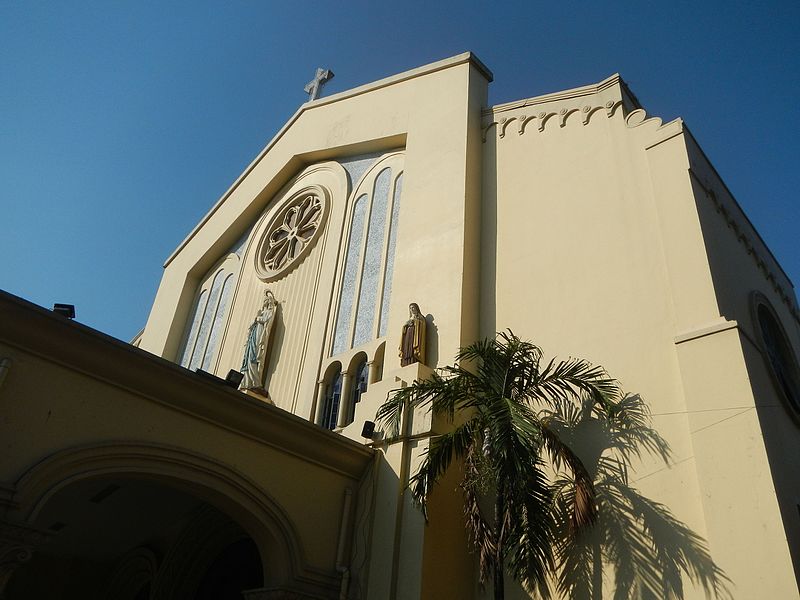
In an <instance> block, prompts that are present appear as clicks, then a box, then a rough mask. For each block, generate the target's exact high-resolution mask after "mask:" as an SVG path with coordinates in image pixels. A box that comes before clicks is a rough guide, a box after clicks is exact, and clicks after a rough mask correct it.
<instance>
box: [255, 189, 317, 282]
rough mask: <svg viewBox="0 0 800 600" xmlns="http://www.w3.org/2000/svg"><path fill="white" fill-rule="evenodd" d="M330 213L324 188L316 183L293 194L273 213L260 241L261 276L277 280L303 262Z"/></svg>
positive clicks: (258, 254) (259, 271) (258, 265)
mask: <svg viewBox="0 0 800 600" xmlns="http://www.w3.org/2000/svg"><path fill="white" fill-rule="evenodd" d="M327 216H328V194H327V193H326V192H325V190H324V189H322V188H320V187H318V186H312V187H309V188H304V189H302V190H300V191H299V192H297V193H295V194H293V195H292V197H291V198H289V200H287V201H286V202H285V203H284V204H283V206H282V207H281V208H280V210H279V211H278V212H277V213H276V214H275V216H273V217H272V219H271V220H270V222H269V225H267V227H266V233H265V234H264V235H263V236H262V238H261V241H260V242H259V243H258V249H257V250H256V273H258V276H259V277H260V278H261V279H263V280H264V281H275V280H276V279H280V278H281V277H283V276H284V275H286V274H287V273H288V272H289V271H291V270H292V269H294V267H296V266H297V265H298V264H300V261H302V260H303V258H305V256H306V255H307V254H308V253H309V252H310V251H311V248H312V247H313V245H314V243H315V242H316V240H317V238H319V236H320V234H321V233H322V230H323V228H324V227H325V220H326V218H327Z"/></svg>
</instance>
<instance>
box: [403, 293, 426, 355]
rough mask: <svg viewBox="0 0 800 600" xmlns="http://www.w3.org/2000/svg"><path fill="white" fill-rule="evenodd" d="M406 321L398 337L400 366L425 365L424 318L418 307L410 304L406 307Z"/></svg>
mask: <svg viewBox="0 0 800 600" xmlns="http://www.w3.org/2000/svg"><path fill="white" fill-rule="evenodd" d="M408 316H409V319H408V321H406V322H405V324H404V325H403V332H402V334H401V335H400V365H401V366H403V367H405V366H406V365H410V364H413V363H421V364H423V365H424V364H425V317H423V316H422V312H420V310H419V305H418V304H417V303H416V302H412V303H411V304H409V305H408Z"/></svg>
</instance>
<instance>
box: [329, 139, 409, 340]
mask: <svg viewBox="0 0 800 600" xmlns="http://www.w3.org/2000/svg"><path fill="white" fill-rule="evenodd" d="M402 177H403V154H402V153H394V154H389V155H387V156H385V157H383V158H382V159H380V160H379V161H377V162H376V163H375V165H373V167H372V168H371V169H369V170H368V171H367V172H366V174H365V175H364V176H363V177H362V179H361V181H360V182H359V183H358V185H357V187H356V189H355V190H354V192H353V194H352V195H351V198H355V201H354V202H353V205H352V208H351V212H350V219H349V229H348V236H347V251H346V253H345V262H344V271H343V273H342V277H341V285H340V289H339V301H338V306H337V311H336V320H335V326H334V332H333V343H332V347H331V355H336V354H340V353H342V352H344V351H346V350H348V349H350V348H354V347H356V346H360V345H362V344H365V343H367V342H369V341H371V340H374V339H376V338H377V337H380V336H382V335H385V333H386V324H387V321H388V311H389V306H390V299H391V292H392V276H393V274H394V254H395V248H396V244H397V227H398V222H399V216H400V192H401V188H402Z"/></svg>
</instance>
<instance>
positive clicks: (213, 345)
mask: <svg viewBox="0 0 800 600" xmlns="http://www.w3.org/2000/svg"><path fill="white" fill-rule="evenodd" d="M238 274H239V257H238V256H237V255H236V254H235V253H231V254H229V255H228V256H227V257H226V258H225V259H224V260H223V261H222V262H220V263H218V264H217V265H216V266H215V267H214V268H213V269H212V270H211V271H209V273H208V274H207V275H206V276H205V277H204V278H203V280H202V281H201V282H200V286H199V289H198V296H197V300H196V301H195V306H194V311H193V312H192V314H191V316H190V320H189V323H188V326H187V329H188V332H187V334H186V337H185V338H184V342H183V348H182V350H181V352H180V365H181V366H183V367H186V368H188V369H191V370H192V371H194V370H195V369H198V368H199V369H203V370H204V371H213V369H214V367H215V361H216V358H217V355H218V351H219V346H220V343H221V341H222V334H223V332H224V329H225V324H226V322H227V318H228V312H229V308H230V302H231V297H232V295H233V288H234V287H235V286H236V280H237V276H238Z"/></svg>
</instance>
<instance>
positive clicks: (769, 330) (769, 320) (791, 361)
mask: <svg viewBox="0 0 800 600" xmlns="http://www.w3.org/2000/svg"><path fill="white" fill-rule="evenodd" d="M755 317H756V321H757V324H758V331H759V334H760V337H761V343H762V345H763V350H764V352H765V353H766V357H765V358H766V359H767V363H768V364H769V367H770V373H771V374H772V378H773V380H774V381H775V384H776V387H777V388H778V390H779V394H780V395H781V396H782V397H783V400H784V402H785V403H786V404H787V406H788V407H789V409H790V412H791V413H792V416H794V417H795V419H797V420H798V422H799V423H800V368H798V365H797V359H796V358H795V354H794V351H793V350H792V346H791V344H790V343H789V339H788V338H787V337H786V333H785V332H784V330H783V327H781V324H780V322H779V321H778V317H777V315H776V314H775V311H774V310H773V309H772V307H771V306H770V305H769V304H768V303H767V301H766V299H765V298H763V296H760V295H759V297H757V298H756V300H755Z"/></svg>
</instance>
